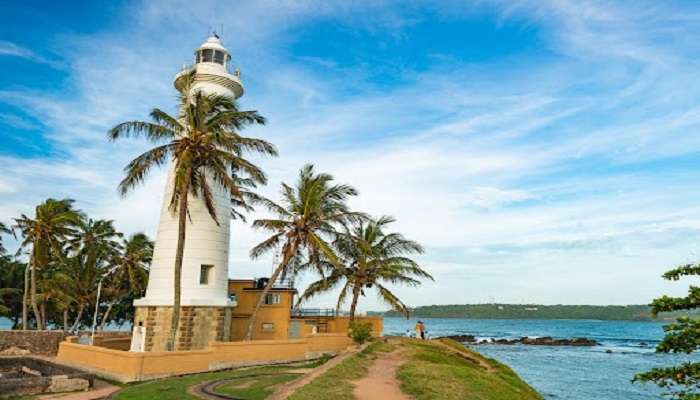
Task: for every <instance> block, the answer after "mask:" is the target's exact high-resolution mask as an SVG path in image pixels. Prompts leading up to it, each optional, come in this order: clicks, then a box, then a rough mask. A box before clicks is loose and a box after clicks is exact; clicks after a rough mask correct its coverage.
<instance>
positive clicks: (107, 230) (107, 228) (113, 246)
mask: <svg viewBox="0 0 700 400" xmlns="http://www.w3.org/2000/svg"><path fill="white" fill-rule="evenodd" d="M123 236H124V235H123V234H122V233H121V232H117V230H116V229H115V228H114V221H112V220H107V219H98V220H93V219H92V218H87V219H81V220H80V221H79V222H78V223H77V224H76V227H75V233H74V234H73V236H72V237H70V238H69V240H68V241H67V250H68V251H70V252H73V253H74V254H80V255H85V256H87V257H91V256H94V255H93V254H91V253H95V252H96V251H98V250H100V251H112V252H117V251H118V249H119V242H118V241H117V240H118V239H119V238H121V237H123Z"/></svg>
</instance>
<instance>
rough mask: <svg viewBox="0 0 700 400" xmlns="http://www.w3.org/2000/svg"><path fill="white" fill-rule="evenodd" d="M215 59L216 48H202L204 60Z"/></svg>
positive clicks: (210, 60)
mask: <svg viewBox="0 0 700 400" xmlns="http://www.w3.org/2000/svg"><path fill="white" fill-rule="evenodd" d="M212 61H214V50H212V49H204V50H202V62H212Z"/></svg>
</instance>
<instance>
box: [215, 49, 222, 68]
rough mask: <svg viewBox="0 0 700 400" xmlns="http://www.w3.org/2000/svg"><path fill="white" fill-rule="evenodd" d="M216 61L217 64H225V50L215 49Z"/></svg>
mask: <svg viewBox="0 0 700 400" xmlns="http://www.w3.org/2000/svg"><path fill="white" fill-rule="evenodd" d="M214 62H215V63H217V64H221V65H224V52H223V51H214Z"/></svg>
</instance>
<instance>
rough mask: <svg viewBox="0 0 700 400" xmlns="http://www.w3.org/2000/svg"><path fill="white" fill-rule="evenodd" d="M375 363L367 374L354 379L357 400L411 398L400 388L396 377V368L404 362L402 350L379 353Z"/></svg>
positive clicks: (404, 399)
mask: <svg viewBox="0 0 700 400" xmlns="http://www.w3.org/2000/svg"><path fill="white" fill-rule="evenodd" d="M377 354H378V357H377V359H376V360H374V364H372V366H371V367H369V372H368V373H367V376H365V377H364V378H362V379H359V380H356V381H353V382H352V383H353V385H355V390H354V391H353V394H354V395H355V398H356V399H357V400H373V399H382V400H410V399H411V398H410V397H409V396H407V395H406V394H404V393H403V392H402V391H401V389H399V381H398V379H396V369H397V368H398V367H399V366H400V365H401V364H402V363H403V362H404V360H403V359H402V358H401V350H394V351H392V352H391V353H377Z"/></svg>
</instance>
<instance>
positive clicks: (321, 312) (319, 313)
mask: <svg viewBox="0 0 700 400" xmlns="http://www.w3.org/2000/svg"><path fill="white" fill-rule="evenodd" d="M292 316H294V317H336V316H337V315H336V312H335V309H334V308H295V309H293V310H292Z"/></svg>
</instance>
